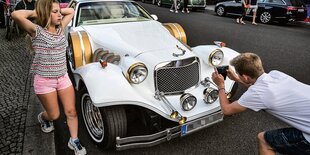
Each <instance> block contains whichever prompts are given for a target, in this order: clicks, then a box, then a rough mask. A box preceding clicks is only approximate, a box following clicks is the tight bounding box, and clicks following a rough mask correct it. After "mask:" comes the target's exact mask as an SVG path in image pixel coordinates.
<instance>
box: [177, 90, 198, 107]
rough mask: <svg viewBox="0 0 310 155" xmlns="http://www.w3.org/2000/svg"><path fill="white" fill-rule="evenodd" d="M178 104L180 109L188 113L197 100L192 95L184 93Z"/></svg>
mask: <svg viewBox="0 0 310 155" xmlns="http://www.w3.org/2000/svg"><path fill="white" fill-rule="evenodd" d="M180 103H181V107H182V109H183V110H185V111H189V110H192V109H193V108H194V107H195V106H196V103H197V99H196V97H195V96H193V95H192V94H189V93H186V94H183V95H181V97H180Z"/></svg>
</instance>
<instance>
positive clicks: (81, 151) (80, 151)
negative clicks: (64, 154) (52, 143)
mask: <svg viewBox="0 0 310 155" xmlns="http://www.w3.org/2000/svg"><path fill="white" fill-rule="evenodd" d="M68 147H69V148H70V149H71V150H74V153H75V155H85V154H86V149H85V147H83V146H82V145H81V143H80V140H79V139H76V140H75V141H72V139H71V138H70V139H69V142H68Z"/></svg>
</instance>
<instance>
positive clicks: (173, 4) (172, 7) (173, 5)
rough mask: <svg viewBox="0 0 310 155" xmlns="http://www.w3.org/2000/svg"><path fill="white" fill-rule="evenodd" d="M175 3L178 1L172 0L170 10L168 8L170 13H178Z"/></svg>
mask: <svg viewBox="0 0 310 155" xmlns="http://www.w3.org/2000/svg"><path fill="white" fill-rule="evenodd" d="M177 1H178V0H173V3H172V5H171V8H170V12H175V13H178V7H177ZM173 9H174V10H175V11H174V10H173Z"/></svg>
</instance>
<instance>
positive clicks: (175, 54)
mask: <svg viewBox="0 0 310 155" xmlns="http://www.w3.org/2000/svg"><path fill="white" fill-rule="evenodd" d="M176 47H177V48H178V49H179V50H181V51H182V53H180V54H177V53H172V55H173V56H174V57H179V56H182V55H184V54H185V52H186V50H185V49H183V48H181V47H180V46H178V45H176Z"/></svg>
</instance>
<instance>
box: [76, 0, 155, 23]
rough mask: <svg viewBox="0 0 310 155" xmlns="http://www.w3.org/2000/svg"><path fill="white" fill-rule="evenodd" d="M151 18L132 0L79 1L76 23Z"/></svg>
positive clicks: (120, 21)
mask: <svg viewBox="0 0 310 155" xmlns="http://www.w3.org/2000/svg"><path fill="white" fill-rule="evenodd" d="M145 20H152V17H151V16H150V15H149V14H148V13H147V12H146V11H145V10H144V9H142V8H141V7H140V6H139V5H137V4H136V3H133V2H128V1H127V2H124V1H113V2H110V1H104V2H88V3H81V4H80V5H79V7H78V13H77V19H76V25H77V26H79V25H94V24H108V23H122V22H136V21H145Z"/></svg>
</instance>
